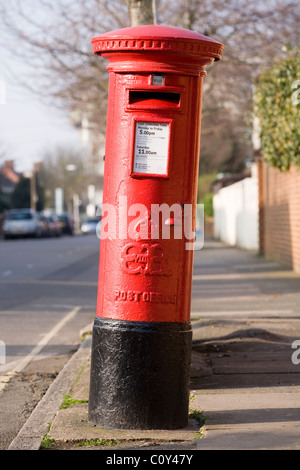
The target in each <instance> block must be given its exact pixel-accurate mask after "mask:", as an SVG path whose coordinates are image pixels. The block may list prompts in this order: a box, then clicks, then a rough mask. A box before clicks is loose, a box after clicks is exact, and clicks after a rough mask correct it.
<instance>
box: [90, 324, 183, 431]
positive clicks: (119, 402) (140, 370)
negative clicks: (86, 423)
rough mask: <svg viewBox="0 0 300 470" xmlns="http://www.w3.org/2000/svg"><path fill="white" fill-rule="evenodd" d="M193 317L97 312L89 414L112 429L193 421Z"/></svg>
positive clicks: (172, 425)
mask: <svg viewBox="0 0 300 470" xmlns="http://www.w3.org/2000/svg"><path fill="white" fill-rule="evenodd" d="M191 343H192V330H191V324H190V323H189V322H188V323H184V324H182V323H161V322H155V323H150V322H149V323H148V322H131V321H118V320H110V319H103V318H99V317H96V318H95V322H94V328H93V344H92V362H91V381H90V398H89V419H90V421H92V422H93V423H94V424H96V425H100V426H102V427H106V428H110V429H178V428H182V427H185V426H186V425H187V423H188V409H189V382H190V360H191Z"/></svg>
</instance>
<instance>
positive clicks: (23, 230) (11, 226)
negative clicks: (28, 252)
mask: <svg viewBox="0 0 300 470" xmlns="http://www.w3.org/2000/svg"><path fill="white" fill-rule="evenodd" d="M42 234H43V222H42V220H41V218H40V214H39V213H38V212H35V211H32V210H31V209H11V210H9V211H8V212H7V214H6V216H5V218H4V222H3V235H4V238H6V239H7V238H12V237H17V236H19V237H25V236H35V237H40V236H42Z"/></svg>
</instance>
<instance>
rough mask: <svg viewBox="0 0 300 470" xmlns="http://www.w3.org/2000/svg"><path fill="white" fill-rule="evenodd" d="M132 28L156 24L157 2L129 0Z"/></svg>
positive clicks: (153, 0) (152, 0)
mask: <svg viewBox="0 0 300 470" xmlns="http://www.w3.org/2000/svg"><path fill="white" fill-rule="evenodd" d="M127 2H128V12H129V18H130V24H131V26H140V25H145V24H154V23H156V17H155V15H156V7H155V0H127Z"/></svg>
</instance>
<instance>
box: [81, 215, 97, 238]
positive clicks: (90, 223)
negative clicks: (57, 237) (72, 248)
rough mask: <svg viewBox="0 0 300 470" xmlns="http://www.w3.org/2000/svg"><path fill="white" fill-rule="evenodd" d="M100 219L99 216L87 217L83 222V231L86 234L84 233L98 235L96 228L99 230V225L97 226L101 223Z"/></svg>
mask: <svg viewBox="0 0 300 470" xmlns="http://www.w3.org/2000/svg"><path fill="white" fill-rule="evenodd" d="M100 223H101V222H100V219H99V218H97V217H90V218H89V219H86V220H84V221H83V222H82V224H81V227H80V228H81V232H82V233H83V234H84V235H87V234H90V233H92V234H95V235H96V230H97V232H98V230H99V227H98V229H97V226H98V224H100Z"/></svg>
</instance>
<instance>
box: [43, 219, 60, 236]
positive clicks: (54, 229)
mask: <svg viewBox="0 0 300 470" xmlns="http://www.w3.org/2000/svg"><path fill="white" fill-rule="evenodd" d="M46 220H47V224H48V232H49V236H50V237H60V235H61V232H62V230H61V226H60V223H59V220H58V217H57V216H56V215H55V214H51V215H47V216H46Z"/></svg>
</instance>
